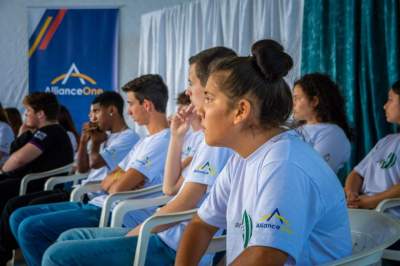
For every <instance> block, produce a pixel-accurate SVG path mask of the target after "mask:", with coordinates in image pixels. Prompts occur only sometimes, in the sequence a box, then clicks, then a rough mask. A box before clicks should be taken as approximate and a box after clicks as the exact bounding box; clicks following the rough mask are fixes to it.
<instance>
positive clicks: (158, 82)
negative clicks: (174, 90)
mask: <svg viewBox="0 0 400 266" xmlns="http://www.w3.org/2000/svg"><path fill="white" fill-rule="evenodd" d="M122 90H123V91H124V92H133V93H134V94H135V97H136V98H137V99H138V101H139V102H140V103H141V104H142V103H143V101H144V100H145V99H146V100H149V101H151V102H152V103H153V104H154V108H155V109H156V110H157V111H158V112H160V113H165V111H166V109H167V102H168V88H167V85H165V83H164V81H163V80H162V78H161V77H160V76H159V75H153V74H148V75H143V76H140V77H138V78H135V79H134V80H132V81H129V82H128V83H126V84H125V85H124V86H123V87H122Z"/></svg>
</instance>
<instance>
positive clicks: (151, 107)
mask: <svg viewBox="0 0 400 266" xmlns="http://www.w3.org/2000/svg"><path fill="white" fill-rule="evenodd" d="M142 105H143V107H144V109H145V110H146V112H148V113H149V112H152V111H153V110H154V105H153V103H152V102H151V101H149V100H147V99H144V100H143V104H142Z"/></svg>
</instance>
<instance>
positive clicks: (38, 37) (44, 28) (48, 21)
mask: <svg viewBox="0 0 400 266" xmlns="http://www.w3.org/2000/svg"><path fill="white" fill-rule="evenodd" d="M52 19H53V17H47V19H46V21H45V22H44V25H43V27H42V28H41V29H40V32H39V34H38V36H37V37H36V39H35V41H34V43H33V45H32V47H31V48H30V49H29V53H28V54H29V57H31V56H32V54H33V53H34V52H35V50H36V48H37V47H38V45H39V43H40V41H41V40H42V37H43V35H44V33H45V32H46V30H47V28H48V27H49V24H50V22H51V20H52Z"/></svg>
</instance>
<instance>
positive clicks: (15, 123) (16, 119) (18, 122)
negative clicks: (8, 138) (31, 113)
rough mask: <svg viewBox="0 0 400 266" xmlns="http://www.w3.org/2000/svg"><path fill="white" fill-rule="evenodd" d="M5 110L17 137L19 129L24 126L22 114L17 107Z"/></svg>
mask: <svg viewBox="0 0 400 266" xmlns="http://www.w3.org/2000/svg"><path fill="white" fill-rule="evenodd" d="M4 110H5V112H6V114H7V118H8V121H9V122H10V126H11V128H12V129H13V131H14V134H15V136H17V135H18V131H19V128H20V127H21V126H22V118H21V114H20V112H19V111H18V109H17V108H15V107H9V108H6V109H4Z"/></svg>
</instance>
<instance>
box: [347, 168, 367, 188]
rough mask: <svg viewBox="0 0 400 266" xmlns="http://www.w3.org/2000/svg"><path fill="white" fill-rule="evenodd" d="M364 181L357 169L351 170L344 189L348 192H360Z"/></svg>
mask: <svg viewBox="0 0 400 266" xmlns="http://www.w3.org/2000/svg"><path fill="white" fill-rule="evenodd" d="M362 183H363V178H362V176H361V175H359V174H358V173H357V172H356V171H354V170H353V171H351V173H350V174H349V175H348V177H347V178H346V183H345V186H344V190H345V191H346V193H347V192H353V193H359V192H360V190H361V186H362Z"/></svg>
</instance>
